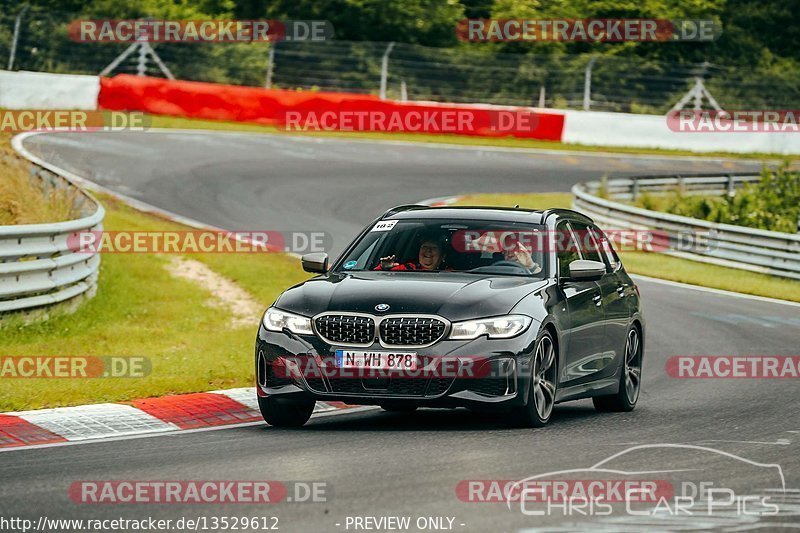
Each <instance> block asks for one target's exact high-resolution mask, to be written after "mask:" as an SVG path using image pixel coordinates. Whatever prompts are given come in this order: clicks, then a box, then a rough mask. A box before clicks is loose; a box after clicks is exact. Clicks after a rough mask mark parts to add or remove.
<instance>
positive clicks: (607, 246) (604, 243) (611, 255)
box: [592, 226, 622, 272]
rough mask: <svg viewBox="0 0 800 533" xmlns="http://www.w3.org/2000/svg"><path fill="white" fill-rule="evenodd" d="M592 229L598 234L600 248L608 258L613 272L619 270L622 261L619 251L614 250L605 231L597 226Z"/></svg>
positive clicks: (607, 262) (607, 261) (607, 260)
mask: <svg viewBox="0 0 800 533" xmlns="http://www.w3.org/2000/svg"><path fill="white" fill-rule="evenodd" d="M592 230H594V233H595V235H597V240H598V241H600V248H601V250H602V251H603V255H604V256H605V258H606V264H607V265H608V266H609V267H611V271H612V272H613V271H615V270H617V269H618V268H619V267H620V265H621V264H622V262H621V261H620V260H619V256H618V255H617V252H615V251H614V247H613V246H611V241H609V240H608V237H606V235H605V233H603V231H602V230H601V229H600V228H598V227H597V226H595V227H593V228H592Z"/></svg>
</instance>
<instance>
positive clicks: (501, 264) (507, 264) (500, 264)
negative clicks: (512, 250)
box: [490, 259, 533, 274]
mask: <svg viewBox="0 0 800 533" xmlns="http://www.w3.org/2000/svg"><path fill="white" fill-rule="evenodd" d="M490 266H493V267H514V268H517V269H519V270H522V271H524V272H525V273H526V274H532V273H533V272H531V269H529V268H528V267H526V266H524V265H522V264H521V263H517V262H516V261H509V260H508V259H503V260H502V261H497V262H496V263H492V264H491V265H490Z"/></svg>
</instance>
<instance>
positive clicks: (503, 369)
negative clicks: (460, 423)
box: [255, 322, 538, 410]
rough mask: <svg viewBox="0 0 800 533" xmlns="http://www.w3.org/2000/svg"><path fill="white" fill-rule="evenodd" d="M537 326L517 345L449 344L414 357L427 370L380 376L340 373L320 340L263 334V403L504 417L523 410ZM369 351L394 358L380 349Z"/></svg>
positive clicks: (258, 358)
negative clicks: (466, 411)
mask: <svg viewBox="0 0 800 533" xmlns="http://www.w3.org/2000/svg"><path fill="white" fill-rule="evenodd" d="M537 327H538V324H537V323H535V322H534V324H532V325H531V327H530V328H529V330H528V331H526V332H524V333H523V334H522V335H520V336H518V337H515V338H513V339H492V340H489V339H487V338H479V339H474V340H471V341H454V340H443V341H440V342H438V343H436V344H434V345H433V346H430V347H427V348H420V349H402V350H397V351H402V352H415V353H416V354H417V356H418V360H419V362H420V366H421V368H420V370H418V371H417V372H416V373H415V372H410V373H402V372H397V371H394V372H392V371H384V372H383V373H379V374H375V373H369V372H364V371H361V372H360V371H357V370H342V369H338V368H336V366H335V356H334V353H335V350H336V349H347V348H346V347H342V346H336V345H329V344H327V343H325V342H324V341H322V340H321V339H319V338H317V337H315V336H314V337H312V336H297V335H294V334H291V333H289V332H281V333H276V332H271V331H267V330H266V329H265V328H264V327H263V325H262V326H261V327H260V328H259V332H258V337H257V339H256V346H255V368H256V389H257V392H258V395H259V396H278V395H280V396H284V397H286V399H287V400H289V399H290V398H291V397H292V396H296V397H298V398H300V397H305V398H308V397H312V398H313V399H315V400H321V401H341V402H344V403H347V404H352V405H380V404H394V405H397V404H404V405H416V406H419V407H443V408H449V407H472V408H477V409H481V410H493V409H498V410H505V409H508V408H511V407H514V406H520V405H524V404H525V403H526V402H527V394H525V393H524V391H527V390H528V383H529V380H530V364H531V353H532V351H533V347H534V344H535V340H536V334H537V331H536V329H537ZM359 350H363V351H380V352H387V351H391V350H388V349H387V348H384V347H381V346H380V345H378V344H375V345H373V346H371V347H365V348H359Z"/></svg>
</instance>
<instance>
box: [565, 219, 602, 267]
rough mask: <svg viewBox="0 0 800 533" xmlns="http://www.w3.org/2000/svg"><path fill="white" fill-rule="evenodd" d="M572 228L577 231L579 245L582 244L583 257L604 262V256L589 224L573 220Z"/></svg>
mask: <svg viewBox="0 0 800 533" xmlns="http://www.w3.org/2000/svg"><path fill="white" fill-rule="evenodd" d="M572 229H573V230H574V232H575V237H576V238H577V239H578V246H580V250H581V255H583V258H584V259H588V260H589V261H599V262H601V263H603V262H604V261H603V258H602V257H601V256H600V248H599V246H598V244H597V241H596V240H595V237H594V234H593V233H592V232H591V231H589V226H587V225H586V224H582V223H580V222H572Z"/></svg>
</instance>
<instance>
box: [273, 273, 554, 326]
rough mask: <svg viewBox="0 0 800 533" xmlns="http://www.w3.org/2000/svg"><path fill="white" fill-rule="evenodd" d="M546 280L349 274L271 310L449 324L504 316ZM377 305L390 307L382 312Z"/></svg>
mask: <svg viewBox="0 0 800 533" xmlns="http://www.w3.org/2000/svg"><path fill="white" fill-rule="evenodd" d="M546 285H547V281H546V280H542V279H539V278H525V277H515V276H494V277H484V276H477V275H474V274H459V273H453V272H441V273H421V272H413V273H412V272H353V273H347V274H331V275H328V276H324V277H317V278H314V279H311V280H309V281H306V282H305V283H301V284H300V285H296V286H294V287H292V288H291V289H289V290H287V291H286V292H284V293H283V294H282V295H281V296H280V298H278V300H277V301H276V302H275V305H276V306H277V307H279V308H281V309H284V310H286V311H291V312H294V313H298V314H301V315H305V316H314V315H316V314H318V313H322V312H323V311H349V312H359V313H370V314H378V315H380V314H396V313H416V314H435V315H440V316H443V317H444V318H447V319H449V320H451V321H454V320H465V319H469V318H478V317H484V316H495V315H502V314H506V313H508V312H509V311H511V309H512V308H513V307H514V306H515V305H516V304H517V302H519V301H520V300H521V299H522V298H524V297H525V296H527V295H528V294H530V293H531V292H534V291H537V290H539V289H541V288H543V287H545V286H546ZM378 304H388V305H389V309H388V310H386V311H384V312H383V313H381V312H378V311H376V310H375V306H376V305H378Z"/></svg>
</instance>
